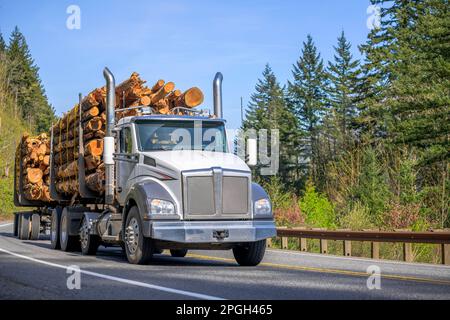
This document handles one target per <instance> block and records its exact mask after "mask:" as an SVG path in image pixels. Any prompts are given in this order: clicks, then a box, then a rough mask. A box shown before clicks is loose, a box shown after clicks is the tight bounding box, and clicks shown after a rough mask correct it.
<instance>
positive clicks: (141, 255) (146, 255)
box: [124, 206, 154, 264]
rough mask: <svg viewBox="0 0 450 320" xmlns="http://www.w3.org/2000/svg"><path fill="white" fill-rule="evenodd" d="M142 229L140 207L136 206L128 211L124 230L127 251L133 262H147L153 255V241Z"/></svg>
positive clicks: (129, 259)
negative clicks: (145, 235)
mask: <svg viewBox="0 0 450 320" xmlns="http://www.w3.org/2000/svg"><path fill="white" fill-rule="evenodd" d="M142 231H143V228H142V222H141V218H140V216H139V209H138V208H137V207H136V206H134V207H132V208H131V209H130V211H129V213H128V216H127V221H126V224H125V231H124V242H125V252H126V255H127V259H128V262H130V263H132V264H146V263H148V262H150V260H151V259H152V257H153V252H154V246H153V241H152V239H150V238H146V237H144V235H143V234H142Z"/></svg>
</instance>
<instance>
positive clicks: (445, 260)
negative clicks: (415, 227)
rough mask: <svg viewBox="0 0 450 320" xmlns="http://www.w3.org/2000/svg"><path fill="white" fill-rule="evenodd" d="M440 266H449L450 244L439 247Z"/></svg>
mask: <svg viewBox="0 0 450 320" xmlns="http://www.w3.org/2000/svg"><path fill="white" fill-rule="evenodd" d="M441 254H442V264H447V265H450V244H449V243H445V244H442V245H441Z"/></svg>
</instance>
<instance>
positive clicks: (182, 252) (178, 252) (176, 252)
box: [170, 249, 188, 258]
mask: <svg viewBox="0 0 450 320" xmlns="http://www.w3.org/2000/svg"><path fill="white" fill-rule="evenodd" d="M187 252H188V251H187V249H173V250H170V254H171V256H172V257H176V258H184V257H185V256H186V254H187Z"/></svg>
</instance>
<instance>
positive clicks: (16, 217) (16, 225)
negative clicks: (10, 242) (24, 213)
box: [13, 213, 20, 237]
mask: <svg viewBox="0 0 450 320" xmlns="http://www.w3.org/2000/svg"><path fill="white" fill-rule="evenodd" d="M19 215H20V213H14V225H13V232H14V237H18V236H19Z"/></svg>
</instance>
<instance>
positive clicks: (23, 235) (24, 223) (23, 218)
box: [19, 213, 31, 240]
mask: <svg viewBox="0 0 450 320" xmlns="http://www.w3.org/2000/svg"><path fill="white" fill-rule="evenodd" d="M19 221H20V225H19V239H20V240H29V239H30V224H31V213H21V214H20V219H19Z"/></svg>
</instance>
